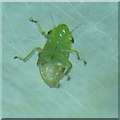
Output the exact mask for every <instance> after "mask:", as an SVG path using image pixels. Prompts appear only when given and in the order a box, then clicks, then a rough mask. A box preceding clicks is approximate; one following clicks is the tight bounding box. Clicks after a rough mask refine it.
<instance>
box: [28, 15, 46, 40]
mask: <svg viewBox="0 0 120 120" xmlns="http://www.w3.org/2000/svg"><path fill="white" fill-rule="evenodd" d="M29 20H30V22H32V23H35V24H36V26H37V29H38V31H39V32H40V33H41V34H42V35H43V36H44V37H45V38H47V35H46V33H45V32H44V31H43V30H42V28H41V26H40V24H39V22H38V21H37V20H34V19H33V18H32V17H30V18H29Z"/></svg>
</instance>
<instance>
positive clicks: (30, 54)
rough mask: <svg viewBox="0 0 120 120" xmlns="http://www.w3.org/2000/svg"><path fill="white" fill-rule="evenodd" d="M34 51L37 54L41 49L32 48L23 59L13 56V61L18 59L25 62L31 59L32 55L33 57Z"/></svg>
mask: <svg viewBox="0 0 120 120" xmlns="http://www.w3.org/2000/svg"><path fill="white" fill-rule="evenodd" d="M36 51H38V52H39V53H40V52H42V48H40V47H36V48H34V49H33V50H32V51H31V52H30V53H29V54H28V55H27V56H26V57H25V58H22V57H19V56H15V57H14V59H19V60H22V61H24V62H26V61H27V60H29V59H30V58H31V57H32V55H33V54H34V53H35V52H36Z"/></svg>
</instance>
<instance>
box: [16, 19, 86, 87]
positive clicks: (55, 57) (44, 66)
mask: <svg viewBox="0 0 120 120" xmlns="http://www.w3.org/2000/svg"><path fill="white" fill-rule="evenodd" d="M29 20H30V21H31V22H32V23H35V24H36V26H37V28H38V31H39V32H40V33H41V34H42V35H43V36H44V37H45V38H46V39H47V42H46V43H45V46H44V47H43V48H41V47H35V48H34V49H33V50H32V51H31V52H30V53H29V54H28V55H27V56H26V57H25V58H22V57H19V56H15V57H14V59H19V60H22V61H24V62H26V61H27V60H29V59H30V58H31V57H32V55H33V54H34V53H35V52H36V51H37V52H38V61H37V66H38V67H39V70H40V73H41V76H42V79H43V80H44V82H45V83H46V84H47V85H48V86H49V87H50V88H56V87H60V79H62V78H63V77H64V76H67V77H68V80H69V79H70V76H69V75H68V74H69V72H70V71H71V68H72V64H71V62H70V61H69V54H70V53H75V54H76V55H77V59H78V60H81V61H83V63H84V64H86V63H87V62H86V61H85V60H83V59H81V58H80V55H79V53H78V51H77V50H74V49H71V46H72V44H73V43H74V38H73V36H72V31H70V30H69V28H68V26H67V25H66V24H60V25H58V26H55V27H54V28H53V29H51V30H49V31H48V33H45V32H44V31H43V30H42V28H41V26H40V24H39V22H38V21H37V20H34V19H33V18H32V17H30V18H29Z"/></svg>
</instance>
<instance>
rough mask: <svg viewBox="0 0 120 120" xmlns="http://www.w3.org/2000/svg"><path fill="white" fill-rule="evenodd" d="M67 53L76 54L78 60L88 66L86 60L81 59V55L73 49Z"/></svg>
mask: <svg viewBox="0 0 120 120" xmlns="http://www.w3.org/2000/svg"><path fill="white" fill-rule="evenodd" d="M67 51H68V52H70V53H75V54H76V55H77V58H78V60H81V61H82V62H83V63H84V65H86V64H87V62H86V61H85V60H84V59H81V58H80V54H79V52H78V51H77V50H74V49H71V50H67Z"/></svg>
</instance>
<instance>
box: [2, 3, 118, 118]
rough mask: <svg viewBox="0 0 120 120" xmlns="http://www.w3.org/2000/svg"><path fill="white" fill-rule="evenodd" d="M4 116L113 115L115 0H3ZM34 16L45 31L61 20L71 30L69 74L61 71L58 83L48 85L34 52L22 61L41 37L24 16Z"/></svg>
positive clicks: (115, 113)
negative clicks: (61, 0)
mask: <svg viewBox="0 0 120 120" xmlns="http://www.w3.org/2000/svg"><path fill="white" fill-rule="evenodd" d="M2 7H3V9H2V10H3V11H2V25H3V30H2V35H3V36H2V38H3V41H2V49H3V52H2V54H3V59H2V61H3V67H2V72H3V77H2V80H3V81H2V87H3V89H2V90H3V99H2V105H3V106H2V107H3V109H2V110H3V111H2V112H3V117H7V118H9V117H17V118H18V117H20V118H21V117H40V118H47V117H48V118H49V117H50V118H51V117H52V118H54V117H55V118H58V117H60V118H67V117H69V118H73V117H74V118H82V117H85V118H88V117H99V118H101V117H117V116H118V96H117V94H118V92H117V90H118V87H117V85H118V81H117V80H118V71H117V66H118V64H117V57H118V53H117V49H118V46H117V44H118V43H117V42H118V39H117V36H118V31H117V24H118V20H117V17H118V16H117V3H112V2H111V3H98V2H97V3H85V2H83V3H82V2H81V3H80V2H79V3H77V2H75V3H74V2H72V3H69V2H65V3H59V2H58V3H57V2H56V3H52V2H51V3H47V2H46V3H40V2H39V3H34V2H33V3H28V2H24V3H13V2H11V3H3V4H2ZM31 16H32V17H33V18H35V19H37V20H38V21H39V22H40V24H41V26H42V28H43V29H44V31H45V32H47V31H48V30H49V29H51V28H53V26H54V24H53V21H52V20H51V16H52V17H53V20H54V23H55V25H58V24H61V23H65V24H67V25H68V26H69V28H70V29H71V30H72V29H74V28H75V27H76V26H77V25H79V24H81V25H80V27H79V28H77V29H76V30H75V31H74V32H73V36H74V39H75V44H73V46H72V48H73V49H76V50H78V51H79V52H80V55H81V57H82V58H83V59H86V61H87V62H88V64H87V65H86V66H84V65H83V63H82V62H79V61H78V60H77V58H76V56H75V55H74V54H71V56H70V61H71V62H72V64H73V68H72V70H71V72H70V76H71V80H70V81H69V82H68V81H66V79H67V78H66V77H64V78H63V79H62V80H61V81H60V82H61V87H60V88H52V89H51V88H49V87H48V86H47V85H46V84H45V83H44V82H43V80H42V78H41V76H40V73H39V70H38V67H37V66H36V61H37V54H35V55H33V57H32V58H31V59H30V60H29V61H28V62H26V63H24V62H22V61H19V60H14V59H13V57H14V56H16V55H19V56H22V57H25V56H26V55H27V54H28V53H29V52H30V51H31V50H32V49H33V48H34V47H36V46H41V47H43V46H44V44H45V42H46V39H45V38H44V37H43V36H42V35H41V34H39V32H38V31H37V29H36V26H35V25H34V24H32V23H31V22H29V21H28V18H29V17H31Z"/></svg>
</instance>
